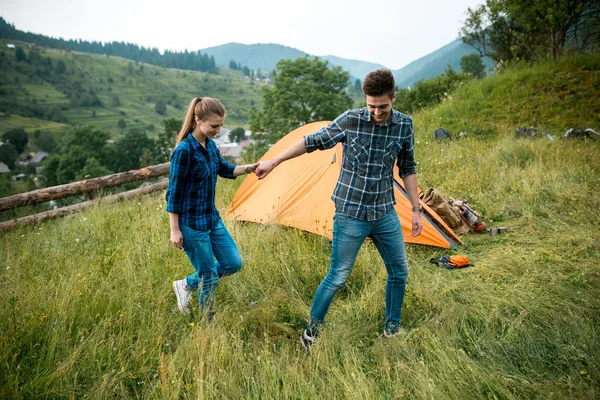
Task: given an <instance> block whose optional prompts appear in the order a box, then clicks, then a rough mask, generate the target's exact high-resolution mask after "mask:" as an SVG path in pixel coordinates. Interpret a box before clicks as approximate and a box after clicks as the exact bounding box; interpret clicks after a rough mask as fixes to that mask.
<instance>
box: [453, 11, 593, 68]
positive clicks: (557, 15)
mask: <svg viewBox="0 0 600 400" xmlns="http://www.w3.org/2000/svg"><path fill="white" fill-rule="evenodd" d="M467 15H468V18H467V20H466V21H465V24H464V26H463V27H462V28H461V31H460V35H461V40H462V41H463V42H464V43H466V44H469V45H471V46H473V47H474V48H475V49H476V50H477V51H478V52H479V54H480V55H481V56H482V57H483V56H488V57H490V58H491V59H492V60H494V61H496V62H497V63H500V64H501V65H504V64H505V63H506V62H507V61H511V60H532V59H534V58H538V57H543V58H545V57H550V58H552V59H554V60H555V59H557V58H558V57H560V55H561V54H562V53H563V50H564V48H565V47H567V46H569V47H571V48H573V49H576V50H581V49H585V48H586V47H591V46H592V45H597V44H598V41H599V39H600V3H599V2H598V0H569V1H556V0H487V1H486V3H485V4H483V5H481V6H479V7H478V8H477V9H475V10H472V9H471V8H469V9H468V11H467Z"/></svg>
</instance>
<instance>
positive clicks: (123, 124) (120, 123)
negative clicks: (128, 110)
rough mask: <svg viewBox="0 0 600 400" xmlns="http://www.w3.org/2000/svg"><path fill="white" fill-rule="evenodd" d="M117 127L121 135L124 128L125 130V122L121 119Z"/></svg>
mask: <svg viewBox="0 0 600 400" xmlns="http://www.w3.org/2000/svg"><path fill="white" fill-rule="evenodd" d="M117 125H118V126H119V130H120V131H121V133H123V132H124V131H125V128H127V121H125V120H124V119H123V118H121V119H120V120H119V122H117Z"/></svg>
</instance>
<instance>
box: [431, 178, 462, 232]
mask: <svg viewBox="0 0 600 400" xmlns="http://www.w3.org/2000/svg"><path fill="white" fill-rule="evenodd" d="M421 200H423V203H425V204H427V205H428V206H429V207H430V208H431V209H432V210H433V211H435V212H436V213H437V215H439V216H440V218H441V219H442V220H443V221H444V222H445V223H446V225H448V227H450V229H452V231H454V233H456V234H457V235H464V234H465V233H467V232H469V229H470V227H469V225H467V223H466V222H465V221H464V219H463V218H461V216H460V212H459V211H458V210H457V209H456V207H454V206H453V205H452V202H451V201H450V200H447V199H445V198H444V196H442V194H441V193H440V191H439V190H437V189H436V188H434V187H430V188H429V189H428V190H427V192H426V193H424V194H423V196H422V197H421Z"/></svg>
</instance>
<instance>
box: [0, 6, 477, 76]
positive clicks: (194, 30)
mask: <svg viewBox="0 0 600 400" xmlns="http://www.w3.org/2000/svg"><path fill="white" fill-rule="evenodd" d="M482 2H483V1H482V0H410V1H408V0H364V1H357V0H336V1H333V0H303V1H302V0H300V1H295V2H286V1H285V0H283V1H282V0H257V1H252V0H221V1H219V0H209V1H206V0H205V1H202V0H196V1H183V0H166V1H165V0H163V1H155V0H146V1H141V0H94V1H90V0H0V16H2V17H3V18H4V19H5V20H6V21H8V22H9V23H12V24H14V25H15V27H16V28H17V29H19V30H23V31H29V32H33V33H40V34H43V35H47V36H52V37H62V38H64V39H83V40H90V41H91V40H96V41H102V42H108V41H113V40H115V41H123V42H129V43H135V44H138V45H141V46H144V47H157V48H158V49H160V50H161V51H162V50H165V49H170V50H184V49H188V50H199V49H203V48H207V47H211V46H217V45H220V44H225V43H229V42H238V43H245V44H253V43H277V44H282V45H285V46H290V47H294V48H296V49H298V50H301V51H304V52H306V53H309V54H312V55H317V56H325V55H334V56H338V57H342V58H347V59H353V60H362V61H369V62H374V63H379V64H382V65H385V66H386V67H388V68H391V69H398V68H401V67H403V66H405V65H406V64H408V63H410V62H411V61H414V60H416V59H418V58H420V57H422V56H424V55H427V54H429V53H431V52H432V51H434V50H437V49H439V48H440V47H442V46H444V45H446V44H448V43H449V42H451V41H452V40H454V39H456V38H457V36H458V31H459V29H460V27H461V26H462V25H463V22H464V21H465V19H466V11H467V8H468V7H471V8H475V7H476V6H477V5H478V4H481V3H482Z"/></svg>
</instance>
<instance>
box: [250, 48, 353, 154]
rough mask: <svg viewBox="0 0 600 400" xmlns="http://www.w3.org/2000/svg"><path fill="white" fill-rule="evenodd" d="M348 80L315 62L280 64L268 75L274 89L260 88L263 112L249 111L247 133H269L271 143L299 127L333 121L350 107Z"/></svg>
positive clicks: (324, 63)
mask: <svg viewBox="0 0 600 400" xmlns="http://www.w3.org/2000/svg"><path fill="white" fill-rule="evenodd" d="M349 76H350V75H349V74H348V72H345V71H343V70H342V69H341V68H340V67H333V68H332V69H329V68H328V62H327V61H322V60H320V59H318V58H314V59H311V58H309V57H308V56H306V57H301V58H297V59H295V60H280V61H279V62H278V63H277V66H276V69H275V70H274V71H273V73H272V75H271V77H272V82H273V86H272V87H265V88H263V111H259V110H256V109H254V108H252V109H251V111H250V129H251V130H252V131H254V132H267V133H269V138H268V139H269V140H271V141H272V143H274V142H275V141H276V140H278V139H279V138H281V137H282V136H283V135H284V134H286V133H287V132H289V131H291V130H293V129H295V128H297V127H298V126H301V125H304V124H307V123H309V122H312V121H320V120H331V119H334V118H335V117H337V116H338V115H339V114H340V113H342V112H344V111H345V110H347V109H349V108H350V107H351V106H352V103H353V102H352V99H351V98H350V96H348V94H347V93H346V88H347V86H348V84H349Z"/></svg>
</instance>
